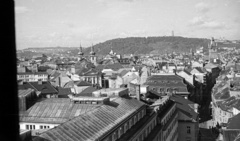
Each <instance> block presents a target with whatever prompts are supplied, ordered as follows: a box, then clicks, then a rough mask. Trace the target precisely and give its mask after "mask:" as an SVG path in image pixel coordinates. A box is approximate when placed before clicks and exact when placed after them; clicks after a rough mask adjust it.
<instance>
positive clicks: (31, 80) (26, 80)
mask: <svg viewBox="0 0 240 141" xmlns="http://www.w3.org/2000/svg"><path fill="white" fill-rule="evenodd" d="M19 80H23V81H24V82H36V81H39V80H40V81H47V78H43V79H34V78H30V79H26V78H25V79H20V78H19Z"/></svg>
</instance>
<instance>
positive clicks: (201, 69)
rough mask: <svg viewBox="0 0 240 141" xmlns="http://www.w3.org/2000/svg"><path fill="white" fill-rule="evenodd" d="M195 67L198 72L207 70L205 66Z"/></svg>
mask: <svg viewBox="0 0 240 141" xmlns="http://www.w3.org/2000/svg"><path fill="white" fill-rule="evenodd" d="M195 69H196V70H197V71H199V72H200V73H205V72H207V70H206V69H205V68H201V67H195Z"/></svg>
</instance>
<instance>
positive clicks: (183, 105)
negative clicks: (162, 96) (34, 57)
mask: <svg viewBox="0 0 240 141" xmlns="http://www.w3.org/2000/svg"><path fill="white" fill-rule="evenodd" d="M170 99H171V100H172V101H174V102H175V103H176V104H177V108H178V109H179V110H180V111H181V112H182V113H184V114H185V115H187V116H188V117H189V118H192V119H193V120H195V121H198V113H196V112H195V111H194V109H193V108H192V106H190V105H193V104H195V103H193V102H192V101H190V100H187V99H185V98H183V97H182V96H178V95H172V96H171V97H170Z"/></svg>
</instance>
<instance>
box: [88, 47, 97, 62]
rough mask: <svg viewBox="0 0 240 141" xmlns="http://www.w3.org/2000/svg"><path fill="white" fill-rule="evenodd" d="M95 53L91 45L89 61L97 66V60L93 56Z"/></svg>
mask: <svg viewBox="0 0 240 141" xmlns="http://www.w3.org/2000/svg"><path fill="white" fill-rule="evenodd" d="M95 54H96V53H95V52H94V49H93V45H92V46H91V52H90V61H91V62H92V63H93V64H94V65H95V66H96V65H97V58H96V56H95Z"/></svg>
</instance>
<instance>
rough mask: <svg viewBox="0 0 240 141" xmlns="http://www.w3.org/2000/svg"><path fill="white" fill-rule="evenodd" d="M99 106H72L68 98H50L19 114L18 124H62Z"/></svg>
mask: <svg viewBox="0 0 240 141" xmlns="http://www.w3.org/2000/svg"><path fill="white" fill-rule="evenodd" d="M98 106H100V105H99V104H98V105H97V104H74V103H73V102H71V101H70V100H69V99H68V98H59V99H58V98H51V99H46V100H43V101H40V102H37V103H35V104H34V105H33V106H32V107H31V108H29V109H28V110H27V111H25V112H24V113H22V114H21V116H20V122H41V123H58V124H59V123H63V122H65V121H67V120H69V119H71V118H74V117H75V115H76V113H77V111H78V114H77V115H80V114H83V113H85V112H87V111H89V110H92V109H94V108H96V107H98Z"/></svg>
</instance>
